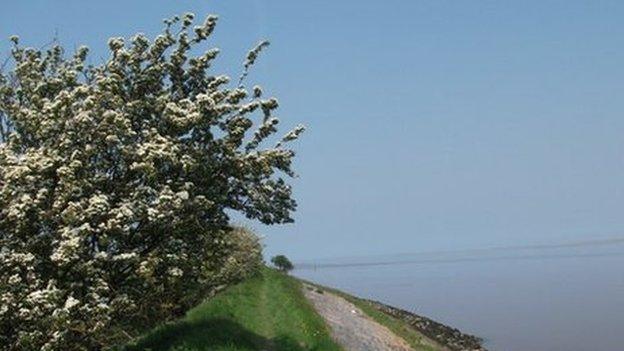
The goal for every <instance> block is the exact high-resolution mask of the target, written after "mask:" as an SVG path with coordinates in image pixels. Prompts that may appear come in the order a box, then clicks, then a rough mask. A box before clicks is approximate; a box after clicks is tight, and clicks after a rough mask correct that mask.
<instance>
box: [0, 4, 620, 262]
mask: <svg viewBox="0 0 624 351" xmlns="http://www.w3.org/2000/svg"><path fill="white" fill-rule="evenodd" d="M187 11H190V12H194V13H195V14H196V15H197V17H199V18H202V19H203V17H205V16H206V15H208V14H211V13H214V14H218V15H219V16H220V21H219V25H218V27H217V29H216V32H215V35H214V36H213V39H212V41H211V42H210V45H214V46H216V47H219V48H220V49H221V50H222V54H221V55H220V57H219V61H218V64H217V65H216V66H215V70H214V72H215V73H217V74H222V73H227V74H229V75H231V76H234V77H236V76H238V75H239V74H240V71H241V66H242V62H243V59H244V55H245V54H246V52H247V50H248V49H250V48H251V47H253V46H254V45H255V44H256V43H257V42H258V41H259V40H261V39H269V40H270V41H271V43H272V45H271V47H270V48H269V50H267V51H266V52H264V53H263V55H262V57H261V58H260V60H259V62H258V65H257V66H255V68H254V70H253V72H252V74H251V75H250V77H249V82H250V84H255V83H258V84H261V85H262V86H263V87H264V90H265V92H266V93H268V94H270V95H274V96H276V97H277V98H278V99H279V101H280V109H279V111H278V112H279V116H280V118H281V121H282V123H281V125H282V131H284V132H285V131H286V130H287V129H289V127H292V126H294V125H296V124H298V123H303V124H305V125H306V126H307V127H308V130H307V131H306V133H305V134H304V135H303V136H302V139H301V140H299V141H297V142H296V143H295V144H294V147H295V149H296V150H297V153H298V154H297V155H298V156H297V161H296V163H295V169H296V171H297V172H298V174H299V177H298V178H296V179H294V180H293V181H292V184H293V186H294V192H295V197H296V199H297V200H298V202H299V209H298V211H297V213H296V214H295V223H294V224H289V225H281V226H272V227H267V226H263V225H260V224H259V223H250V224H251V225H252V226H253V227H254V228H255V229H256V230H257V231H258V232H259V233H260V234H262V235H263V236H265V238H264V242H265V244H266V254H267V255H269V256H270V255H273V254H276V253H283V254H286V255H287V256H289V257H291V258H293V260H295V261H305V260H316V259H323V258H332V257H346V256H364V255H393V254H399V253H409V252H421V251H436V250H466V249H475V248H483V247H496V246H514V245H535V244H553V243H555V244H556V243H561V242H574V241H583V240H594V239H608V238H617V237H619V238H621V237H624V216H623V215H622V208H623V205H624V137H623V136H624V98H622V94H623V92H624V66H623V64H624V23H623V22H622V18H624V2H621V1H544V0H542V1H516V2H507V1H440V0H435V1H434V0H431V1H420V0H410V1H408V0H402V1H398V0H386V1H355V0H343V1H337V0H332V1H329V0H316V1H292V0H271V1H269V0H266V1H264V0H255V1H242V0H227V1H208V0H202V1H164V0H158V1H157V0H149V1H148V0H126V1H117V0H108V1H77V0H63V1H52V0H48V1H41V0H40V1H37V0H29V1H19V2H18V1H12V2H7V3H6V4H3V9H2V12H0V57H6V56H7V54H8V50H9V41H8V37H9V36H10V35H12V34H18V35H19V36H20V38H21V42H22V43H23V44H24V45H27V46H41V45H43V44H45V43H47V42H49V41H50V40H51V39H52V38H53V37H54V36H55V33H56V36H57V37H58V39H59V40H60V42H61V43H62V44H63V45H64V46H66V47H67V48H73V47H78V46H79V45H82V44H86V45H88V46H89V47H90V48H91V55H92V56H91V57H92V60H94V62H95V63H97V62H99V61H101V60H102V58H103V57H105V56H106V52H107V51H106V42H107V39H108V38H109V37H112V36H124V37H127V36H131V35H133V34H135V33H137V32H143V33H145V34H147V35H149V36H153V35H155V34H157V33H158V32H159V31H160V29H161V28H162V22H161V20H162V19H163V18H165V17H170V16H172V15H175V14H182V13H184V12H187ZM206 49H208V47H206ZM237 220H240V219H237Z"/></svg>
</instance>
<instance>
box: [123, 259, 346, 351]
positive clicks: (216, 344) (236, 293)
mask: <svg viewBox="0 0 624 351" xmlns="http://www.w3.org/2000/svg"><path fill="white" fill-rule="evenodd" d="M146 349H151V350H153V351H165V350H170V351H173V350H175V351H182V350H184V351H187V350H188V351H205V350H206V351H207V350H211V351H212V350H215V351H254V350H266V351H312V350H315V351H334V350H335V351H338V350H341V348H340V347H338V346H337V345H336V344H335V343H334V342H333V341H332V340H331V337H330V333H329V330H328V328H327V327H326V326H325V324H324V322H323V320H322V319H321V317H320V316H318V315H317V314H316V313H315V312H314V310H313V308H312V306H311V305H310V304H309V303H308V302H307V300H306V299H305V297H304V296H303V294H302V293H301V283H300V282H299V281H298V280H296V279H294V278H291V277H288V276H285V275H283V274H280V273H278V272H276V271H273V270H270V269H265V270H264V271H263V273H262V275H260V276H259V277H256V278H252V279H250V280H248V281H245V282H243V283H241V284H238V285H236V286H233V287H231V288H229V289H227V290H226V291H224V292H223V293H220V294H218V295H217V296H215V297H214V298H212V299H210V300H209V301H207V302H204V303H202V304H200V305H199V306H197V307H196V308H194V309H192V310H190V311H189V312H188V313H187V316H186V317H185V318H183V319H182V320H180V321H178V322H176V323H172V324H168V325H165V326H163V327H160V328H157V329H156V330H154V331H153V332H151V333H149V334H148V335H147V336H146V337H145V338H143V339H142V340H140V341H139V342H138V343H137V344H136V345H133V346H130V347H128V350H146Z"/></svg>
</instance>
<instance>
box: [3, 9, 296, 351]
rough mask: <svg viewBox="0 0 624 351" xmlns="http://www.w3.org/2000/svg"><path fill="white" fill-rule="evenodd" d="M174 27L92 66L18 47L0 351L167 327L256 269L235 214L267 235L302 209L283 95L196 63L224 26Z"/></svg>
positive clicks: (208, 54) (180, 22) (6, 117)
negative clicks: (293, 180)
mask: <svg viewBox="0 0 624 351" xmlns="http://www.w3.org/2000/svg"><path fill="white" fill-rule="evenodd" d="M193 21H194V16H193V15H192V14H185V15H183V16H181V17H174V18H172V19H168V20H166V21H165V29H164V30H163V33H162V34H160V35H158V36H156V37H155V38H154V39H153V40H150V39H148V38H147V37H146V36H144V35H142V34H137V35H135V36H134V37H132V38H130V39H124V38H112V39H110V40H109V42H108V47H109V49H110V57H109V58H108V59H107V60H106V62H104V63H102V64H100V65H95V66H93V65H89V64H87V56H88V49H87V48H85V47H80V48H79V49H78V50H77V51H76V52H75V53H74V54H73V55H70V56H69V57H67V55H66V54H65V52H64V50H63V49H62V48H61V47H60V46H58V45H54V46H53V47H52V48H50V49H47V50H43V51H42V50H38V49H32V48H24V47H22V46H20V44H19V39H18V38H17V37H14V38H12V39H11V40H12V41H13V43H14V47H13V50H12V57H13V60H14V64H13V66H12V70H11V72H10V73H9V74H5V75H3V74H0V117H2V121H1V122H0V125H1V126H2V130H0V132H2V133H0V345H1V346H0V349H3V350H35V349H37V350H39V349H41V350H96V349H104V348H107V347H109V346H111V345H114V344H119V343H124V342H127V341H128V340H129V339H131V338H132V337H134V336H135V335H134V334H133V330H132V328H131V327H130V326H132V325H138V326H141V327H142V328H145V327H148V326H150V325H153V323H154V322H157V321H162V320H167V319H171V318H174V317H176V316H178V315H180V314H181V313H183V312H184V311H185V310H186V309H187V308H189V307H190V306H192V305H193V304H195V303H196V302H197V301H198V300H199V299H201V298H203V297H205V296H207V295H208V294H210V293H211V292H212V291H214V289H216V287H218V286H222V285H224V284H228V283H229V282H232V281H235V280H237V279H240V278H241V277H242V276H244V275H246V274H248V273H249V272H251V271H252V270H253V269H255V268H257V265H258V264H259V262H260V260H261V258H260V257H261V254H260V245H259V243H258V241H257V238H255V236H253V235H252V234H249V233H248V232H246V231H244V230H242V229H232V228H231V227H230V223H229V222H230V221H229V217H228V213H230V212H231V211H239V212H241V213H242V214H244V215H246V216H247V217H249V218H252V219H257V220H260V221H262V222H263V223H266V224H274V223H284V222H290V221H292V219H291V214H292V212H293V211H294V210H295V208H296V203H295V201H294V199H293V198H292V191H291V187H290V185H289V184H288V183H287V178H288V177H290V176H293V175H294V173H293V171H292V169H291V164H292V159H293V157H294V152H293V151H292V150H291V149H289V148H286V147H285V146H284V145H285V143H287V142H289V141H292V140H294V139H296V138H297V137H298V136H299V135H300V134H301V132H302V131H303V127H297V128H296V129H295V130H293V131H291V132H289V133H286V135H285V136H284V137H283V138H281V139H279V138H277V139H276V140H275V141H277V144H276V145H275V146H273V147H265V146H263V145H264V144H266V142H268V141H269V139H272V138H274V135H275V133H276V132H277V125H278V122H279V121H278V119H277V118H275V117H274V116H273V111H274V110H275V109H276V108H277V107H278V102H277V100H276V99H275V98H263V93H262V88H261V87H259V86H255V87H253V88H252V89H251V91H248V90H247V88H246V87H245V86H244V82H245V79H246V77H247V74H248V72H249V68H250V67H251V66H252V65H253V63H254V62H255V61H256V60H257V58H258V55H259V53H260V51H261V50H262V49H263V48H265V47H266V46H267V45H268V44H267V43H265V42H262V43H261V44H260V45H259V46H258V47H256V48H254V49H252V50H251V52H250V54H249V55H248V56H247V58H246V60H245V62H244V64H243V67H242V69H243V75H242V76H241V79H240V80H239V82H238V84H237V85H236V86H235V87H230V83H229V82H230V79H229V78H228V77H227V76H224V75H214V74H211V73H210V71H209V68H210V64H211V62H212V61H213V60H214V59H215V58H216V57H217V55H218V52H219V51H218V50H217V49H208V50H206V51H205V52H204V53H203V54H199V55H197V56H194V55H193V54H192V53H194V52H198V48H199V46H200V44H201V43H205V42H206V40H207V38H209V36H210V35H211V33H212V32H213V31H214V29H215V25H216V22H217V17H216V16H212V15H211V16H208V17H207V18H206V20H205V21H204V22H203V24H201V25H199V26H195V27H193V28H191V26H192V24H193Z"/></svg>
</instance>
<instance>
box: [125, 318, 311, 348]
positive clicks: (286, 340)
mask: <svg viewBox="0 0 624 351" xmlns="http://www.w3.org/2000/svg"><path fill="white" fill-rule="evenodd" d="M314 349H316V348H312V349H311V348H308V347H306V346H305V345H300V344H299V343H298V342H297V341H295V340H293V339H292V338H290V337H287V336H278V337H276V338H273V339H268V338H265V337H263V336H261V335H258V334H256V333H254V332H252V331H250V330H248V329H246V328H245V327H243V326H242V325H240V324H238V323H236V322H233V321H231V320H228V319H225V318H214V319H206V320H201V321H196V322H187V321H182V322H178V323H174V324H169V325H166V326H163V327H160V328H158V329H156V330H154V331H153V332H152V333H150V334H148V335H147V336H146V337H145V338H143V339H141V340H139V341H138V342H137V343H136V344H134V345H129V346H126V347H125V348H123V350H124V351H139V350H151V351H174V350H175V351H208V350H224V351H225V350H227V351H230V350H232V351H234V350H236V351H248V350H249V351H255V350H271V351H310V350H314Z"/></svg>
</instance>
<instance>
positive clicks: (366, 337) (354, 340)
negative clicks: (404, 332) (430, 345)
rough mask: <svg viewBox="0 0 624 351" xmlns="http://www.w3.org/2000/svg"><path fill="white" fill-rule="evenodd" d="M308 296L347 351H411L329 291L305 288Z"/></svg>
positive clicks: (353, 306) (400, 341)
mask: <svg viewBox="0 0 624 351" xmlns="http://www.w3.org/2000/svg"><path fill="white" fill-rule="evenodd" d="M303 291H304V294H305V296H306V297H307V298H308V300H310V302H311V303H312V305H313V306H314V308H315V309H316V310H317V311H318V313H319V314H320V315H321V316H322V317H323V318H324V319H325V321H326V322H327V324H328V325H329V326H330V327H331V330H332V336H333V337H334V339H335V340H336V342H338V343H339V344H341V345H342V346H343V347H344V348H345V350H347V351H412V349H411V347H410V346H409V345H408V344H407V343H406V342H405V341H404V340H403V339H401V338H399V337H398V336H396V335H394V334H393V333H392V332H391V331H390V330H388V328H386V327H384V326H383V325H381V324H379V323H377V322H375V321H374V320H372V319H371V318H369V317H368V316H367V315H365V314H364V313H363V312H362V311H361V310H360V309H359V308H357V307H356V306H355V305H353V304H352V303H350V302H348V301H347V300H345V299H343V298H342V297H339V296H337V295H335V294H332V293H329V292H327V291H323V292H319V291H318V290H317V289H316V288H313V287H310V286H308V285H304V288H303Z"/></svg>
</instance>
